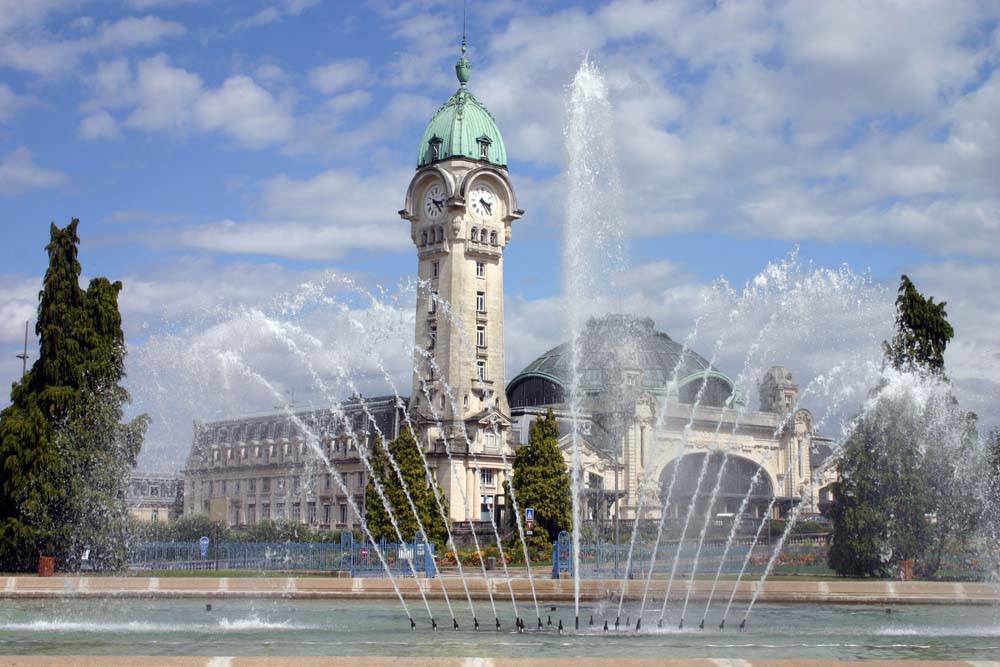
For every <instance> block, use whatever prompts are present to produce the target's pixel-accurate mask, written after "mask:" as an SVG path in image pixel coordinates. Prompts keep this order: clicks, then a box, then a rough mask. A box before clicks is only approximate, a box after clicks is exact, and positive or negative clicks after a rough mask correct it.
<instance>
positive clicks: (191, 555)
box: [129, 533, 436, 577]
mask: <svg viewBox="0 0 1000 667" xmlns="http://www.w3.org/2000/svg"><path fill="white" fill-rule="evenodd" d="M345 535H350V534H349V533H345ZM379 550H380V551H381V552H382V556H383V557H384V558H385V560H386V563H387V564H388V565H389V570H390V571H391V572H392V575H393V576H395V577H408V576H412V575H413V572H412V571H411V569H410V564H409V563H410V561H412V562H413V567H414V569H415V570H416V571H417V573H418V574H423V575H425V576H429V577H433V576H435V574H436V566H435V564H434V551H433V546H432V547H431V548H430V549H428V548H427V546H426V545H424V544H423V543H422V542H420V540H417V541H416V543H403V544H397V543H392V542H385V541H382V542H380V544H379ZM129 569H131V570H192V571H194V570H253V571H279V572H284V571H288V572H293V571H298V572H305V571H309V572H326V573H333V572H337V573H341V574H344V575H349V576H356V577H380V576H386V572H385V567H384V566H383V565H382V561H381V560H380V559H379V557H378V553H377V552H376V550H375V549H374V548H373V547H372V545H371V544H370V543H368V542H364V543H362V542H354V541H353V540H352V539H345V540H342V541H341V542H340V543H336V542H316V543H308V542H284V543H257V542H223V543H220V544H209V547H208V549H206V550H205V551H204V552H203V551H202V549H201V546H200V545H199V544H198V543H197V542H144V543H140V544H138V545H135V546H133V548H132V552H131V555H130V558H129Z"/></svg>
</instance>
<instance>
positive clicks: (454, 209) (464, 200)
mask: <svg viewBox="0 0 1000 667" xmlns="http://www.w3.org/2000/svg"><path fill="white" fill-rule="evenodd" d="M471 70H472V66H471V64H470V63H469V60H468V58H467V57H466V45H465V39H464V38H463V40H462V56H461V58H460V59H459V60H458V62H457V63H456V64H455V73H456V75H457V76H458V82H459V87H458V90H457V91H456V92H455V94H454V95H452V96H451V97H450V98H449V99H448V101H447V102H445V103H444V105H442V106H441V108H440V109H438V111H437V113H435V114H434V117H433V118H431V120H430V123H429V124H428V125H427V129H426V131H425V132H424V136H423V139H422V141H421V143H420V150H419V153H418V158H417V171H416V173H415V174H414V176H413V179H412V180H411V181H410V186H409V188H408V189H407V191H406V201H405V205H404V208H403V210H401V211H400V212H399V215H400V217H402V218H403V219H404V220H408V221H409V223H410V237H411V238H412V239H413V243H414V246H415V247H416V251H417V278H418V289H417V300H416V326H415V333H414V336H415V340H414V362H413V368H414V377H413V390H412V393H411V398H410V406H409V407H410V413H411V416H412V418H413V420H414V423H415V425H416V426H417V428H418V429H419V431H420V433H418V436H419V437H420V441H421V442H422V443H423V446H424V447H425V448H426V452H427V456H428V461H429V463H430V464H431V466H432V467H433V468H435V472H436V475H437V479H438V482H439V484H440V485H441V488H442V489H443V490H444V491H445V493H446V495H447V496H448V498H449V500H450V506H451V515H452V518H453V519H455V520H461V519H476V520H479V519H480V518H481V512H483V511H485V509H484V507H483V506H484V505H487V504H488V503H494V509H495V503H496V502H497V500H496V499H497V498H498V495H497V494H499V493H502V481H503V478H504V476H505V475H504V472H503V466H502V458H501V448H504V452H506V453H507V455H510V454H512V451H511V449H510V445H509V442H508V441H509V433H510V425H511V422H510V408H509V407H508V405H507V397H506V394H505V391H504V388H505V378H504V339H503V253H504V248H506V246H507V243H508V242H509V241H510V236H511V223H513V222H514V221H515V220H517V219H518V218H520V217H521V216H522V215H523V211H521V210H519V209H518V207H517V201H516V199H515V196H514V189H513V187H512V186H511V183H510V178H509V176H508V174H507V151H506V148H505V147H504V143H503V138H502V137H501V136H500V130H499V129H498V128H497V125H496V121H495V120H494V119H493V116H492V115H491V114H490V112H489V111H488V110H487V109H486V107H485V106H483V104H482V103H481V102H480V101H479V100H477V99H476V97H475V96H474V95H473V94H472V92H471V91H470V90H469V88H468V86H467V84H468V82H469V76H470V74H471ZM449 453H450V454H451V456H450V458H449V456H448V454H449ZM484 471H485V472H484ZM463 495H464V496H465V499H466V501H467V502H463ZM487 499H490V500H487Z"/></svg>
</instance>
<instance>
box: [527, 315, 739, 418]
mask: <svg viewBox="0 0 1000 667" xmlns="http://www.w3.org/2000/svg"><path fill="white" fill-rule="evenodd" d="M579 370H580V389H581V391H582V392H583V393H584V394H589V395H596V394H600V393H603V392H608V391H609V390H611V389H614V388H618V387H625V388H628V389H634V390H636V391H646V392H650V393H652V394H663V395H667V394H671V395H673V394H676V396H677V398H678V400H679V401H680V402H682V403H693V402H694V397H695V395H696V394H697V392H698V391H699V390H700V389H701V387H702V385H703V384H704V385H705V389H704V391H703V395H702V399H701V401H700V403H701V404H702V405H706V406H716V407H721V406H722V405H725V404H726V403H727V402H729V401H731V400H732V394H733V383H732V381H731V380H730V379H729V378H728V377H727V376H726V375H725V374H723V373H721V372H720V371H719V370H718V369H716V368H714V367H713V366H712V365H711V364H710V363H709V362H708V361H707V360H706V359H705V358H704V357H702V356H701V355H700V354H698V353H697V352H695V351H693V350H689V349H684V346H683V345H681V344H680V343H678V342H677V341H675V340H673V339H672V338H670V336H668V335H667V334H665V333H663V332H662V331H657V330H656V329H655V328H654V326H653V320H651V319H649V318H639V317H634V316H631V315H609V316H606V317H603V318H600V319H592V320H590V321H589V322H588V323H587V326H586V329H585V330H584V332H583V334H582V335H581V337H580V363H579ZM571 378H572V348H571V343H570V342H566V343H563V344H561V345H558V346H556V347H554V348H552V349H551V350H549V351H548V352H546V353H545V354H543V355H541V356H540V357H538V358H537V359H535V360H534V361H532V362H531V363H530V364H528V365H527V366H526V367H525V368H524V370H522V371H521V372H520V373H518V374H517V376H516V377H515V378H514V379H513V380H511V381H510V383H509V384H508V385H507V396H508V399H509V400H510V403H511V407H521V406H530V405H553V404H558V403H562V402H564V397H565V396H566V395H568V392H569V390H570V385H571Z"/></svg>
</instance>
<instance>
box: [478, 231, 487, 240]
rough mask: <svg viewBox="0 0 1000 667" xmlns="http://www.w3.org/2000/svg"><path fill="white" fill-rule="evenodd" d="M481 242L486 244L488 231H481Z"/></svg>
mask: <svg viewBox="0 0 1000 667" xmlns="http://www.w3.org/2000/svg"><path fill="white" fill-rule="evenodd" d="M479 242H480V243H486V230H485V229H481V230H479Z"/></svg>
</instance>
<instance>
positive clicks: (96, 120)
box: [79, 111, 121, 140]
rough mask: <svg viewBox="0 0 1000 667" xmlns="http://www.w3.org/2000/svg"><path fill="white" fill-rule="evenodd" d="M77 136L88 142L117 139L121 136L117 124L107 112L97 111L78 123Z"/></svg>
mask: <svg viewBox="0 0 1000 667" xmlns="http://www.w3.org/2000/svg"><path fill="white" fill-rule="evenodd" d="M79 134H80V136H81V137H82V138H84V139H88V140H95V139H117V138H118V137H120V136H121V131H120V130H119V129H118V122H117V121H116V120H115V119H114V116H112V115H111V114H110V113H108V112H107V111H98V112H95V113H92V114H89V115H87V116H84V118H83V120H81V121H80V129H79Z"/></svg>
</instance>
